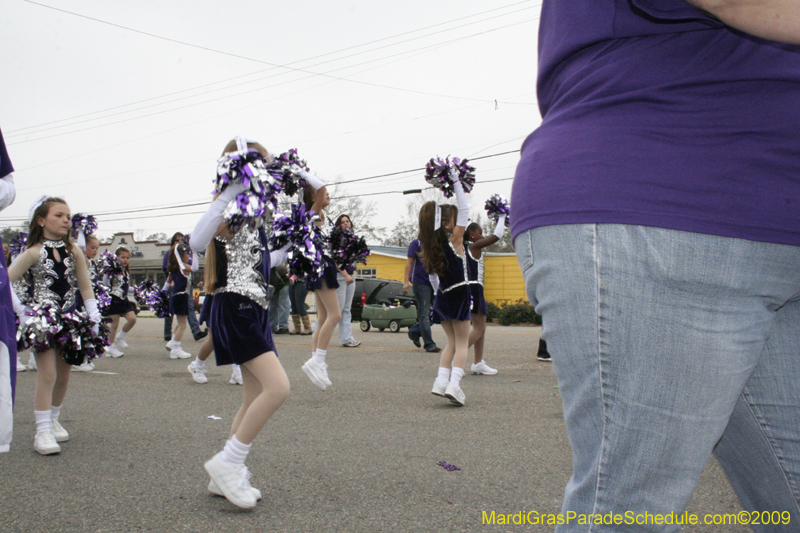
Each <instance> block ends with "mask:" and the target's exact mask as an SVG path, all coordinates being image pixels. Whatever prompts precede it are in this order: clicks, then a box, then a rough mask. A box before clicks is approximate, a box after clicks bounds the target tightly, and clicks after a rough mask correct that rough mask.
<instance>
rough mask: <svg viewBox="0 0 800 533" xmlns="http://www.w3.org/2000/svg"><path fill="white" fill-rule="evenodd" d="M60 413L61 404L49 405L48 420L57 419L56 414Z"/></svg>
mask: <svg viewBox="0 0 800 533" xmlns="http://www.w3.org/2000/svg"><path fill="white" fill-rule="evenodd" d="M60 414H61V406H60V405H59V406H58V407H56V406H55V405H51V406H50V420H56V421H58V416H59V415H60Z"/></svg>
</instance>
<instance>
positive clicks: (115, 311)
mask: <svg viewBox="0 0 800 533" xmlns="http://www.w3.org/2000/svg"><path fill="white" fill-rule="evenodd" d="M128 311H133V302H131V301H130V300H128V299H127V298H117V297H116V296H112V297H111V303H110V304H108V307H106V308H105V310H104V311H103V314H104V315H105V316H111V315H124V314H125V313H127V312H128Z"/></svg>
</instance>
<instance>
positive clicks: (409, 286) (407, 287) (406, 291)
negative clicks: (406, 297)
mask: <svg viewBox="0 0 800 533" xmlns="http://www.w3.org/2000/svg"><path fill="white" fill-rule="evenodd" d="M410 288H411V285H409V283H408V282H407V281H406V282H405V283H403V293H404V294H408V289H410Z"/></svg>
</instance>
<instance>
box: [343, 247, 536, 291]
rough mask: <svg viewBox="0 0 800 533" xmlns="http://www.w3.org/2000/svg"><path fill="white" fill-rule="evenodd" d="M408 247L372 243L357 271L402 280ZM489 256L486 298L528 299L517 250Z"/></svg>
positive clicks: (487, 256)
mask: <svg viewBox="0 0 800 533" xmlns="http://www.w3.org/2000/svg"><path fill="white" fill-rule="evenodd" d="M407 251H408V250H407V249H406V248H399V247H396V246H372V247H370V256H369V261H368V262H367V264H366V265H358V266H359V269H358V271H357V272H356V275H358V276H361V277H367V278H381V279H393V280H397V281H403V275H404V273H405V269H406V261H407V258H408V256H407V255H406V253H407ZM484 255H485V257H486V259H485V262H484V266H485V279H484V296H485V297H486V301H487V302H492V303H494V304H496V305H502V304H504V303H506V304H512V303H516V302H517V301H518V300H524V301H526V302H527V301H528V297H527V296H526V295H525V281H524V280H523V278H522V271H521V270H520V269H519V263H518V262H517V256H516V255H515V254H501V253H491V252H484Z"/></svg>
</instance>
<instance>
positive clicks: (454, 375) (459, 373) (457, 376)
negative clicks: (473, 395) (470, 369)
mask: <svg viewBox="0 0 800 533" xmlns="http://www.w3.org/2000/svg"><path fill="white" fill-rule="evenodd" d="M462 377H464V369H463V368H458V367H457V366H456V367H453V371H452V372H450V383H455V384H456V385H459V384H460V383H461V378H462Z"/></svg>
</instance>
